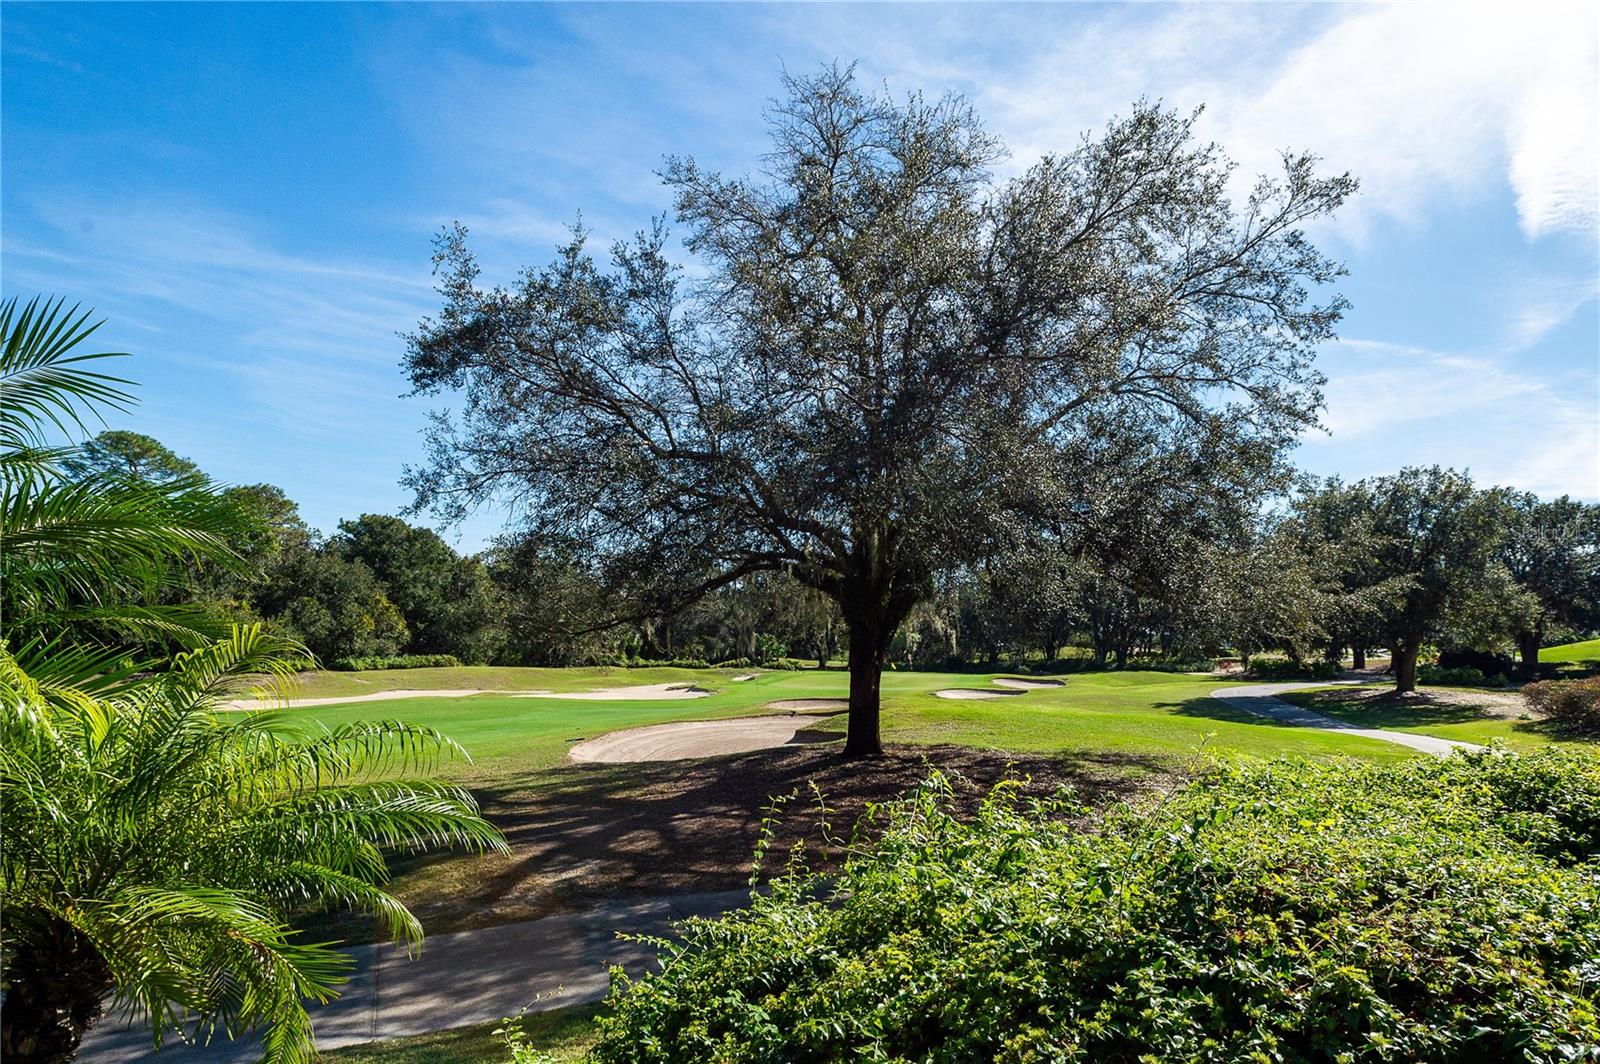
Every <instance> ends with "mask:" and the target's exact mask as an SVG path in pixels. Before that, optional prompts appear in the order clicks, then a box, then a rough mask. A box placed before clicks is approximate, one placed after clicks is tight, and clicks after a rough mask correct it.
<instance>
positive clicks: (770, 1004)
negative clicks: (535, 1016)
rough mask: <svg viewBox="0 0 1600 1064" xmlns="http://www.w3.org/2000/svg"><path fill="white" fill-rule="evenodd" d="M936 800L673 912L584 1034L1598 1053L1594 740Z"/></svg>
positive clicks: (676, 1047)
mask: <svg viewBox="0 0 1600 1064" xmlns="http://www.w3.org/2000/svg"><path fill="white" fill-rule="evenodd" d="M949 798H950V784H949V783H948V782H946V781H945V780H943V779H942V778H940V777H937V776H935V777H934V778H932V779H931V780H930V781H929V782H928V783H927V784H926V785H925V786H924V787H923V789H922V790H921V791H920V793H918V794H917V795H915V796H914V797H912V798H910V799H907V800H905V801H902V802H900V803H897V804H894V805H891V806H889V807H888V810H887V814H886V819H887V823H886V825H885V828H886V830H885V832H884V834H883V836H882V841H881V843H879V844H878V845H877V846H875V847H871V848H866V849H863V850H862V851H860V852H859V853H858V855H857V856H856V857H854V858H852V859H851V860H850V861H849V862H848V863H847V865H846V867H845V868H844V870H843V872H842V873H841V874H839V875H837V876H836V877H835V878H833V879H829V880H824V879H821V878H815V877H811V876H808V875H806V874H804V873H803V872H795V873H792V874H790V875H789V876H787V877H785V878H782V879H780V881H779V882H778V884H777V887H776V889H775V890H774V892H773V893H772V894H771V895H770V896H765V897H756V898H754V899H753V901H752V904H751V907H750V908H749V909H748V910H746V911H742V912H736V913H733V914H730V915H728V916H726V917H723V918H721V919H718V920H700V921H690V922H689V923H688V924H687V925H686V926H685V927H684V928H683V931H684V936H685V937H684V939H683V942H682V944H681V945H678V946H668V947H667V948H666V951H665V953H664V961H665V964H664V968H663V970H662V971H661V972H660V973H659V974H657V975H654V976H646V977H644V978H641V979H640V980H638V981H636V982H630V981H629V980H627V979H626V978H624V977H620V976H619V977H618V982H617V984H616V985H615V986H614V987H613V992H612V996H611V999H610V1004H611V1006H612V1009H613V1012H612V1014H611V1015H610V1016H609V1017H608V1018H606V1019H604V1020H602V1031H603V1034H602V1038H601V1041H600V1043H599V1044H598V1046H597V1047H596V1049H595V1050H594V1056H595V1058H596V1059H598V1060H600V1061H607V1062H622V1061H690V1060H696V1061H699V1060H726V1061H734V1060H739V1061H771V1062H777V1061H793V1062H803V1061H817V1062H820V1061H835V1060H875V1061H944V1062H956V1061H976V1060H1007V1061H1082V1062H1089V1061H1095V1062H1128V1064H1132V1062H1135V1061H1154V1060H1162V1061H1217V1062H1222V1061H1286V1062H1300V1061H1347V1062H1352V1064H1357V1062H1366V1061H1374V1062H1376V1061H1417V1060H1428V1061H1489V1060H1494V1061H1510V1060H1523V1061H1547V1060H1549V1061H1553V1060H1595V1059H1597V1057H1600V1049H1597V1047H1600V1019H1597V1007H1600V1001H1597V998H1596V995H1597V991H1600V960H1597V958H1600V918H1597V913H1600V882H1597V877H1596V875H1595V872H1596V865H1595V864H1594V863H1593V861H1594V858H1595V855H1596V854H1597V853H1600V759H1597V758H1596V757H1595V756H1594V754H1593V752H1592V751H1565V752H1563V751H1550V752H1546V753H1537V754H1526V755H1515V754H1508V753H1503V752H1500V751H1494V752H1487V753H1482V754H1473V755H1456V756H1454V757H1452V758H1450V759H1448V760H1439V759H1433V758H1415V759H1412V760H1409V761H1405V762H1401V763H1398V764H1393V765H1389V766H1372V765H1366V764H1357V763H1353V762H1349V763H1336V764H1311V763H1304V762H1277V763H1272V764H1267V765H1235V766H1229V767H1225V768H1221V769H1218V770H1216V771H1214V772H1213V773H1212V774H1210V775H1207V776H1205V777H1203V778H1202V779H1200V780H1198V781H1196V782H1194V783H1193V784H1191V785H1189V786H1187V787H1186V788H1184V789H1181V790H1179V791H1178V792H1176V793H1175V794H1173V795H1170V796H1169V797H1168V798H1166V799H1165V800H1163V801H1162V802H1161V803H1159V804H1155V805H1153V806H1152V805H1150V804H1148V803H1147V804H1146V805H1145V806H1144V807H1140V808H1134V807H1123V808H1120V809H1117V810H1114V811H1112V812H1111V813H1110V815H1109V817H1108V818H1107V819H1105V820H1104V821H1103V828H1102V829H1101V830H1100V831H1098V832H1095V833H1088V832H1085V831H1083V830H1082V828H1081V826H1078V823H1081V821H1080V820H1079V818H1080V817H1082V816H1083V815H1084V810H1082V809H1080V808H1079V807H1077V806H1076V805H1075V804H1074V803H1073V802H1072V801H1071V800H1070V799H1063V800H1062V801H1061V802H1059V803H1057V804H1055V805H1045V804H1037V803H1029V802H1024V801H1022V800H1021V799H1019V797H1018V790H1017V788H1016V787H1015V786H1014V785H1004V784H1003V785H1001V786H1000V787H999V788H997V789H996V790H995V791H994V792H993V793H992V794H991V795H990V796H989V798H988V800H987V801H986V803H985V804H984V806H983V808H982V810H981V812H980V813H979V814H978V816H977V817H976V819H975V820H974V821H972V822H965V823H964V822H962V821H960V820H959V819H958V818H957V817H956V816H955V815H954V814H953V813H952V812H951V804H950V802H949ZM1075 821H1077V822H1078V823H1075Z"/></svg>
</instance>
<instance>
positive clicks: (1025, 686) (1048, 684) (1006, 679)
mask: <svg viewBox="0 0 1600 1064" xmlns="http://www.w3.org/2000/svg"><path fill="white" fill-rule="evenodd" d="M992 682H993V683H994V684H995V686H997V687H1009V688H1012V689H1014V690H1018V691H1041V690H1049V689H1050V688H1052V687H1065V686H1066V684H1064V683H1062V682H1061V681H1060V680H1045V679H1035V678H1033V677H1031V676H1030V677H1022V676H1001V677H997V678H996V679H995V680H993V681H992Z"/></svg>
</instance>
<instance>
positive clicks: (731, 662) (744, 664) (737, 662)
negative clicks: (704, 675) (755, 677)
mask: <svg viewBox="0 0 1600 1064" xmlns="http://www.w3.org/2000/svg"><path fill="white" fill-rule="evenodd" d="M752 664H753V662H751V660H750V659H749V658H729V659H728V660H727V661H719V662H717V663H716V664H715V665H713V666H712V668H714V669H748V668H750V666H751V665H752Z"/></svg>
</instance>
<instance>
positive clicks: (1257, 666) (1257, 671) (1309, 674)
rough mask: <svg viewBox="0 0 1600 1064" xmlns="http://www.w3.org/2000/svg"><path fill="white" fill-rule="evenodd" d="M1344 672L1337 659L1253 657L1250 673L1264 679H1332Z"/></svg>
mask: <svg viewBox="0 0 1600 1064" xmlns="http://www.w3.org/2000/svg"><path fill="white" fill-rule="evenodd" d="M1343 672H1344V666H1343V665H1341V664H1339V663H1338V662H1336V661H1301V662H1294V661H1290V660H1289V659H1288V658H1251V659H1250V675H1251V676H1255V677H1257V678H1259V679H1263V680H1332V679H1336V678H1337V677H1339V676H1340V675H1341V674H1342V673H1343Z"/></svg>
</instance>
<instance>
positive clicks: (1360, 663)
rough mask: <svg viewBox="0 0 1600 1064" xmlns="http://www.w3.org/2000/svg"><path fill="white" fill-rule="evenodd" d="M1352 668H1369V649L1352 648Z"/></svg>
mask: <svg viewBox="0 0 1600 1064" xmlns="http://www.w3.org/2000/svg"><path fill="white" fill-rule="evenodd" d="M1350 666H1351V668H1355V669H1364V668H1366V667H1367V648H1366V647H1351V648H1350Z"/></svg>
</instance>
